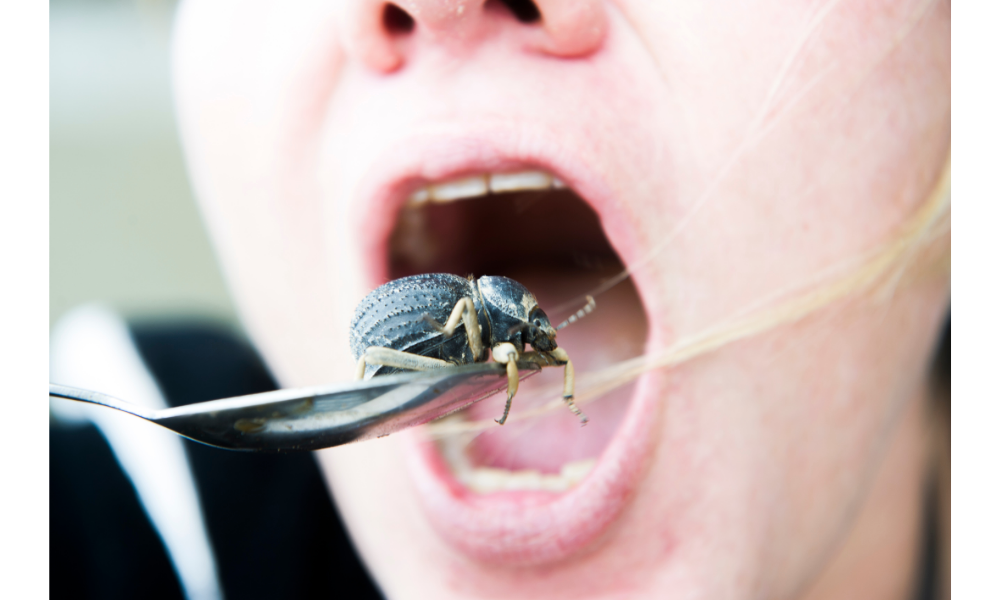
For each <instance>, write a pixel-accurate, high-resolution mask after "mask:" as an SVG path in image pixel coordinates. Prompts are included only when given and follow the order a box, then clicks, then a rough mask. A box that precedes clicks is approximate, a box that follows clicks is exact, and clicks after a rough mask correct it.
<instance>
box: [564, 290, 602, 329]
mask: <svg viewBox="0 0 1000 600" xmlns="http://www.w3.org/2000/svg"><path fill="white" fill-rule="evenodd" d="M595 308H597V302H595V301H594V297H593V296H587V304H586V306H584V307H583V308H581V309H580V310H578V311H576V312H575V313H573V314H572V315H570V316H569V318H568V319H566V320H565V321H563V322H562V323H560V324H559V326H558V327H556V331H559V330H560V329H562V328H563V327H565V326H567V325H569V324H570V323H574V322H576V321H577V320H579V319H582V318H583V317H585V316H587V315H589V314H590V313H592V312H594V309H595Z"/></svg>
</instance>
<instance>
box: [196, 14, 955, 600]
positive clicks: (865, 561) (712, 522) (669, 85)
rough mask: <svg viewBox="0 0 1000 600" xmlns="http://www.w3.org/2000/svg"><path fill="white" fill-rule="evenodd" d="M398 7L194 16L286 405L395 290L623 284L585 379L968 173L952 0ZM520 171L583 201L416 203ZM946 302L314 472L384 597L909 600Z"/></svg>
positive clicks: (535, 401)
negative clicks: (363, 313) (474, 278)
mask: <svg viewBox="0 0 1000 600" xmlns="http://www.w3.org/2000/svg"><path fill="white" fill-rule="evenodd" d="M395 5H396V7H398V8H397V9H386V8H385V7H386V4H385V3H383V2H378V1H375V0H360V1H359V0H344V1H342V2H291V3H289V2H276V1H273V0H270V1H269V0H256V1H246V0H241V1H239V2H237V1H228V2H227V1H220V2H202V1H199V0H190V1H189V2H187V3H185V4H184V5H183V7H182V9H181V11H180V16H179V23H178V29H177V38H176V41H177V46H176V50H177V52H176V83H177V97H178V102H179V107H180V118H181V124H182V128H183V133H184V137H185V142H186V144H187V149H188V155H189V160H190V167H191V172H192V174H193V178H194V182H195V185H196V188H197V191H198V194H199V196H200V197H201V199H202V201H203V207H204V211H205V214H206V216H207V220H208V222H209V225H210V228H211V230H212V233H213V235H214V237H215V240H216V244H217V247H218V249H219V252H220V254H221V258H222V260H223V263H224V266H225V267H226V271H227V273H228V277H229V281H230V284H231V286H232V290H233V292H234V294H235V295H236V298H237V300H238V303H239V305H240V307H241V310H242V315H243V317H244V319H245V322H246V325H247V327H248V328H249V330H250V332H251V334H252V335H253V337H254V339H255V341H256V342H257V343H258V345H259V347H260V349H261V351H262V352H263V353H264V355H265V357H266V358H267V360H268V361H269V363H270V365H271V366H272V368H273V369H274V371H275V373H276V374H277V375H278V377H279V379H280V380H281V383H282V384H283V385H285V386H304V385H312V384H319V383H324V382H332V381H343V380H348V379H350V378H351V374H352V372H353V367H354V360H353V357H352V356H351V354H350V351H349V347H348V325H349V322H350V319H351V316H352V312H353V310H354V307H355V305H356V304H357V302H358V301H359V300H360V299H361V298H362V297H364V295H365V294H366V293H368V292H369V291H370V290H371V289H373V288H374V287H375V286H376V285H378V284H380V283H383V282H385V281H387V280H388V279H391V278H394V277H399V276H403V275H407V274H411V273H417V272H441V271H445V272H456V273H458V274H459V275H467V274H469V273H474V274H476V275H506V276H510V277H513V278H515V279H517V280H519V281H521V282H522V283H524V284H525V285H526V286H527V287H528V288H529V289H530V290H532V291H533V292H534V294H535V295H536V296H537V297H538V299H539V301H540V303H541V305H542V306H543V307H544V308H546V310H547V311H548V312H549V315H550V316H551V317H552V319H553V321H554V322H558V321H561V320H562V319H563V318H565V316H567V315H568V314H569V312H571V311H573V310H576V309H577V308H579V305H582V301H579V300H578V298H579V297H580V295H581V294H585V293H588V292H589V291H591V290H593V289H594V288H596V287H597V286H598V285H599V284H601V283H602V282H603V281H604V280H606V279H607V278H608V277H610V276H612V275H614V274H615V273H616V272H617V271H618V270H620V269H621V266H622V264H624V265H625V266H627V267H629V268H631V269H632V271H633V275H632V277H631V278H630V279H629V280H628V281H626V282H625V283H622V284H620V285H619V286H617V287H614V288H612V289H611V291H609V292H607V293H605V294H602V295H599V296H598V297H597V309H596V310H595V311H594V312H593V314H591V315H589V316H587V317H586V318H585V319H583V320H580V321H578V322H577V323H574V324H573V325H572V326H570V327H568V328H566V329H564V330H562V331H561V332H560V334H559V339H558V342H559V345H560V347H561V348H564V349H565V350H566V351H567V352H568V354H569V355H570V357H571V358H573V360H574V363H575V364H576V370H577V377H578V380H579V384H578V385H579V387H580V390H581V392H583V391H585V390H586V389H587V384H586V378H587V374H588V373H592V372H595V371H596V370H598V369H600V368H602V367H607V366H609V365H611V364H614V363H616V362H618V361H620V360H624V359H627V358H632V357H635V356H638V355H641V354H643V353H644V352H647V353H656V352H658V351H663V350H664V349H667V348H669V347H671V346H672V345H674V344H677V343H678V342H679V341H680V340H684V339H685V338H689V337H690V336H693V335H696V334H698V333H700V332H702V331H704V330H706V329H707V328H709V327H712V326H715V325H718V324H719V323H720V322H723V321H725V320H726V319H729V318H732V317H734V316H737V315H739V314H741V312H743V311H747V310H749V309H751V308H753V307H754V306H765V305H766V304H767V301H768V298H773V297H774V296H773V295H774V294H775V293H778V292H781V291H782V290H787V289H789V286H794V285H796V284H800V283H802V282H805V281H807V280H809V279H810V278H811V277H814V276H816V275H817V274H819V273H821V272H823V269H824V268H827V267H830V266H832V265H835V264H838V263H841V262H842V261H844V260H845V259H848V258H851V257H854V256H856V255H858V254H859V253H862V252H865V251H867V250H871V249H873V248H875V247H877V246H878V245H879V244H881V243H882V242H884V241H886V240H888V239H890V238H891V237H892V236H893V235H894V233H895V232H896V229H897V227H898V226H899V224H900V223H901V222H902V221H903V220H904V219H905V218H906V217H908V216H910V215H911V214H912V213H913V212H914V211H915V210H916V208H917V207H918V206H919V205H920V204H921V203H922V202H923V201H924V200H925V199H926V198H927V196H928V194H929V193H930V191H931V188H932V187H933V185H934V183H935V181H936V179H937V177H938V175H939V172H940V169H941V166H942V164H943V163H944V161H945V159H946V156H947V154H948V150H949V146H950V129H949V119H950V89H949V86H950V67H949V65H950V33H949V29H950V4H949V3H947V2H944V1H936V0H929V1H923V0H913V1H910V0H884V1H878V2H872V1H869V0H865V1H862V0H843V1H841V2H835V1H830V2H827V1H822V0H820V1H805V0H802V1H788V0H782V1H778V0H757V1H753V2H747V1H743V0H728V1H723V2H713V3H705V2H699V1H695V0H677V1H673V2H668V1H665V0H664V1H661V2H648V1H641V0H617V1H600V0H536V2H535V4H534V5H533V6H535V7H536V8H537V11H538V13H539V14H538V16H537V18H536V19H534V20H533V19H532V15H531V14H530V10H529V11H528V12H522V14H521V18H520V19H519V18H516V17H515V14H514V12H513V9H512V8H510V7H514V8H517V9H518V11H521V9H522V8H523V7H524V6H526V5H530V2H528V1H527V0H521V1H518V2H514V1H513V0H510V1H508V2H504V1H501V0H487V1H485V2H484V1H483V0H397V1H396V2H395ZM529 8H530V6H529ZM525 172H542V173H544V174H546V175H549V176H554V177H556V178H558V179H560V180H561V181H562V182H565V185H566V186H568V188H569V189H568V190H564V189H550V190H548V191H537V190H535V191H530V190H525V189H521V190H520V191H518V192H515V193H510V194H499V193H495V194H491V195H482V194H481V193H480V191H476V189H475V186H476V185H477V184H475V183H469V184H468V185H467V186H466V187H465V188H463V189H466V190H471V191H467V192H466V193H471V194H473V195H475V196H476V197H472V198H466V199H461V200H453V201H448V202H430V201H428V202H423V203H419V204H418V203H414V202H413V201H411V200H409V198H410V197H411V196H412V195H414V194H417V195H420V193H422V192H421V191H422V190H426V191H427V192H428V193H432V192H433V195H437V196H444V195H447V194H448V192H449V191H454V190H456V189H458V188H459V187H461V186H448V185H442V184H446V183H448V182H454V181H456V180H465V179H468V178H475V181H478V182H480V184H479V185H482V183H481V182H483V181H492V182H493V185H494V186H502V185H504V184H505V182H506V183H510V182H512V181H513V182H515V183H516V182H517V181H518V178H516V177H504V175H510V174H518V173H522V174H523V173H525ZM492 176H498V177H492ZM532 177H534V179H532ZM532 177H528V176H525V177H523V178H521V179H520V181H521V182H520V183H517V185H515V187H521V188H524V187H525V186H527V187H531V186H532V185H547V182H548V180H547V179H546V177H545V176H538V175H534V176H532ZM525 182H528V183H525ZM531 182H535V183H531ZM538 182H541V183H538ZM435 185H437V186H439V187H434V186H435ZM914 261H917V259H914ZM917 262H919V261H917ZM574 302H578V303H579V304H574ZM563 303H568V304H567V306H566V307H564V308H559V307H557V305H560V304H563ZM946 306H947V276H946V275H941V274H938V275H934V276H930V277H923V278H918V279H916V280H914V279H913V278H908V277H903V278H902V279H901V280H900V283H899V284H898V285H897V286H896V287H895V288H894V292H893V293H892V294H891V295H890V296H889V299H888V300H883V301H881V302H875V301H872V300H870V299H865V298H856V299H853V300H848V301H841V302H837V303H834V304H832V305H830V306H828V307H827V308H825V309H823V310H821V311H819V312H817V313H814V314H812V315H811V316H809V317H807V318H805V319H801V320H799V321H797V322H795V323H793V324H786V325H783V326H780V327H776V328H773V329H771V330H769V331H767V332H765V333H763V334H760V335H756V336H753V337H750V338H747V339H744V340H741V341H738V342H735V343H732V344H729V345H726V346H724V347H722V348H720V349H718V350H716V351H714V352H711V353H708V354H705V355H703V356H700V357H698V358H696V359H694V360H691V361H688V362H685V363H682V364H679V365H678V366H675V367H672V368H665V369H657V370H653V371H650V372H647V373H645V374H644V375H642V376H641V377H640V378H639V379H638V380H636V381H635V382H633V383H631V384H628V385H625V386H622V387H619V388H618V389H616V390H614V391H613V392H611V393H610V394H608V395H606V396H605V397H603V398H601V399H599V400H597V401H595V402H592V403H589V404H585V405H583V407H582V408H583V409H584V410H585V411H586V412H587V413H588V415H589V417H590V423H589V424H588V425H587V426H586V427H585V428H581V427H580V426H579V424H578V422H577V420H576V418H575V417H574V416H573V415H572V414H571V413H570V412H569V411H565V410H561V411H557V412H550V413H547V414H546V415H545V416H542V417H537V418H518V413H519V412H521V411H523V410H525V409H527V408H530V407H532V406H537V405H540V404H543V403H545V402H548V401H549V400H551V399H552V398H553V396H550V395H547V393H543V392H544V390H543V389H541V388H545V389H549V388H548V387H547V386H546V385H545V384H546V381H548V380H546V381H541V384H540V385H535V386H534V388H535V391H534V392H533V391H532V389H531V387H532V386H531V385H530V384H531V383H535V382H536V381H535V380H543V379H544V378H546V377H549V378H552V377H554V378H555V380H556V383H558V380H559V378H560V376H561V375H560V374H559V373H553V374H551V375H549V374H543V375H540V376H538V377H537V378H535V380H531V381H528V382H525V383H524V384H523V385H522V391H521V392H519V394H518V396H517V397H516V398H515V399H514V410H513V413H512V414H513V415H514V416H513V417H512V419H511V421H510V422H508V424H507V425H505V426H503V427H502V428H501V427H500V426H497V425H492V426H491V427H489V428H487V429H486V430H485V433H481V434H480V435H478V436H450V437H447V438H445V439H441V440H436V439H432V438H431V437H430V436H429V434H428V432H427V431H419V430H418V431H411V432H406V433H403V434H399V435H394V436H391V437H389V438H386V439H383V440H378V441H374V442H367V443H363V444H358V445H356V446H350V447H343V448H335V449H331V450H327V451H324V452H322V453H320V455H319V458H320V461H321V463H322V466H323V469H324V471H325V473H326V476H327V478H328V480H329V482H330V484H331V487H332V488H333V490H334V492H335V495H336V499H337V504H338V506H339V508H340V510H341V512H342V514H343V516H344V517H345V520H346V522H347V524H348V526H349V528H350V530H351V533H352V534H353V536H354V540H355V542H356V544H357V547H358V549H359V550H360V552H361V553H362V555H363V556H364V558H365V560H366V562H367V564H368V565H369V567H370V569H371V570H372V572H373V574H374V576H375V577H376V579H377V580H378V581H379V583H380V585H381V586H382V587H383V589H384V590H385V591H386V593H387V594H388V595H389V596H390V597H399V598H407V597H434V598H447V597H453V596H454V597H476V596H484V597H504V596H505V597H524V598H528V597H540V598H555V597H567V598H570V597H572V598H581V597H615V598H622V597H629V598H638V597H656V598H662V597H713V598H714V597H725V598H738V597H765V598H784V597H798V596H803V595H805V594H807V593H811V594H813V597H825V596H824V595H839V596H840V597H843V596H845V595H846V596H851V595H856V594H853V593H851V590H853V588H851V587H850V586H852V585H863V586H864V587H862V588H858V590H854V591H856V592H857V593H859V594H860V593H861V592H860V591H859V590H861V589H863V590H865V592H866V593H871V594H873V595H874V596H878V597H894V596H905V594H906V593H907V591H908V586H909V584H910V581H911V578H912V574H913V572H914V571H913V568H914V564H915V560H916V555H917V550H916V546H917V542H916V540H917V539H918V538H919V530H920V527H921V513H920V511H921V505H920V490H921V486H922V485H923V472H924V464H925V462H926V461H925V448H926V440H925V437H926V436H925V433H926V432H925V430H926V423H927V418H926V415H925V411H924V407H925V403H924V402H923V401H922V400H923V399H924V396H925V391H926V387H927V385H926V383H927V382H926V371H927V364H928V361H929V359H930V355H931V353H932V350H933V346H934V342H935V338H936V333H937V329H938V326H939V324H940V321H941V318H942V315H943V313H944V311H945V310H946ZM560 310H561V311H562V312H560ZM498 402H499V403H498ZM502 403H503V399H502V398H501V399H499V400H497V401H495V402H494V401H492V400H491V401H486V402H483V403H481V404H479V405H477V406H476V407H475V408H474V409H473V410H471V411H469V414H467V415H465V416H464V417H459V418H458V419H457V420H456V422H458V423H459V424H461V423H462V422H466V421H479V420H485V421H487V422H489V420H490V419H492V418H494V417H498V416H499V414H500V411H502Z"/></svg>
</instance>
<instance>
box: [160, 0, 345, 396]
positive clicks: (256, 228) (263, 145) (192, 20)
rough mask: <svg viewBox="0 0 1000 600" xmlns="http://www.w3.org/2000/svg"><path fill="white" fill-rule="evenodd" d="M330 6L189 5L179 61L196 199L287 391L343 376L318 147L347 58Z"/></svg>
mask: <svg viewBox="0 0 1000 600" xmlns="http://www.w3.org/2000/svg"><path fill="white" fill-rule="evenodd" d="M335 17H336V15H335V14H334V8H333V7H332V6H323V5H322V4H320V3H301V4H297V5H296V6H295V7H288V6H284V5H282V4H281V3H276V2H262V1H257V2H186V3H184V4H183V5H182V7H181V8H180V10H179V13H178V18H177V25H176V37H175V55H174V66H175V69H174V73H175V76H174V82H175V90H176V99H177V105H178V116H179V122H180V127H181V133H182V137H183V141H184V143H185V149H186V151H187V157H188V162H189V167H190V172H191V175H192V179H193V183H194V186H195V188H196V191H197V196H198V198H199V200H200V202H201V204H202V210H203V213H204V215H205V217H206V221H207V222H208V225H209V228H210V229H211V230H212V234H213V238H214V241H215V245H216V248H217V250H218V252H219V255H220V259H221V261H222V263H223V266H224V267H225V269H224V271H225V273H226V277H227V280H228V283H229V285H230V287H231V288H232V290H233V292H234V297H235V299H236V300H237V302H238V304H239V306H240V309H241V314H242V316H243V318H244V322H245V324H246V325H247V328H248V330H249V332H250V334H251V335H252V337H253V338H254V340H255V342H256V343H257V345H258V347H259V348H260V349H261V351H262V352H263V353H264V355H265V358H266V359H267V360H268V362H269V364H270V365H271V367H272V368H273V369H274V370H275V374H276V375H277V376H278V378H279V380H280V381H281V382H282V384H283V385H293V386H294V385H309V384H313V383H320V382H324V381H331V380H333V379H334V378H335V373H334V370H335V369H336V367H337V365H339V363H340V361H341V360H343V359H344V357H343V356H341V355H340V354H338V351H337V349H338V348H339V345H338V344H331V343H330V340H331V339H336V340H344V339H346V330H345V329H344V326H343V324H341V323H340V321H339V320H337V319H336V318H335V317H334V316H333V315H334V314H336V310H335V308H334V306H335V300H334V298H333V297H332V294H331V288H332V286H331V285H329V281H330V278H331V277H336V273H337V268H338V266H337V264H336V263H333V264H331V263H330V262H329V261H328V260H327V259H326V250H325V247H326V241H325V239H326V237H327V234H326V233H325V232H324V230H323V225H322V224H323V219H322V205H321V200H320V198H321V189H320V187H319V185H318V179H319V178H318V176H317V173H316V171H317V169H318V167H317V160H316V156H315V154H316V147H317V146H318V143H319V142H318V136H319V135H320V132H321V131H322V122H323V118H324V113H325V107H326V106H327V104H328V103H329V102H330V97H331V96H332V94H333V91H334V87H335V83H336V81H337V77H338V73H339V70H340V65H341V61H342V55H341V52H340V49H339V47H338V42H337V27H336V23H335V22H334V19H335Z"/></svg>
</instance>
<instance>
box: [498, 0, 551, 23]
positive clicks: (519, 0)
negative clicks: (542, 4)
mask: <svg viewBox="0 0 1000 600" xmlns="http://www.w3.org/2000/svg"><path fill="white" fill-rule="evenodd" d="M500 2H501V3H502V4H503V5H504V6H506V7H507V9H508V10H510V12H512V13H514V18H516V19H517V20H518V21H520V22H522V23H536V22H538V21H540V20H541V18H542V13H541V12H540V11H539V10H538V7H537V6H535V3H534V2H532V1H531V0H500Z"/></svg>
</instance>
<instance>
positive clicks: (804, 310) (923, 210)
mask: <svg viewBox="0 0 1000 600" xmlns="http://www.w3.org/2000/svg"><path fill="white" fill-rule="evenodd" d="M950 231H951V153H950V152H949V154H948V157H947V159H946V160H945V164H944V166H943V168H942V171H941V175H940V176H939V178H938V181H937V184H936V185H935V186H934V189H933V191H932V192H931V194H930V195H929V196H928V199H927V200H926V201H925V202H924V203H923V204H922V205H921V206H920V208H919V209H918V210H917V212H916V213H914V214H913V216H912V217H910V218H909V219H908V220H907V221H906V222H905V223H903V225H902V226H901V227H900V228H899V229H898V230H897V233H896V235H895V236H893V237H892V238H891V239H890V240H888V241H887V242H886V243H884V244H882V245H881V246H879V247H878V248H876V249H875V250H873V251H869V252H865V253H862V254H860V255H858V256H856V257H853V258H852V259H849V260H847V261H843V262H841V263H838V264H836V265H833V266H832V267H829V268H827V269H824V270H822V271H821V272H820V275H819V276H818V277H813V278H811V279H810V280H809V281H806V282H799V284H798V285H796V286H793V287H792V288H789V289H787V290H782V291H780V292H778V293H777V294H772V295H771V296H769V298H767V299H764V300H763V301H761V302H757V303H755V307H756V306H762V308H755V309H751V310H744V311H742V312H741V313H740V314H739V315H736V316H734V317H731V318H729V319H725V320H723V321H721V322H720V323H718V324H717V325H715V326H712V327H709V328H708V329H706V330H704V331H702V332H700V333H698V334H695V335H692V336H689V337H686V338H683V339H680V340H678V341H677V342H676V343H674V344H673V345H671V346H670V347H668V348H666V349H664V350H662V351H659V352H656V353H653V354H647V355H643V356H639V357H636V358H633V359H629V360H625V361H621V362H618V363H615V364H613V365H611V366H608V367H605V368H603V369H600V370H598V371H593V372H591V373H589V374H584V375H583V376H582V377H578V378H577V381H578V388H577V389H578V392H577V394H576V397H575V399H574V400H575V402H576V403H577V404H578V405H583V404H587V403H589V402H592V401H594V400H596V399H598V398H600V397H601V396H603V395H604V394H606V393H607V392H609V391H611V390H613V389H615V388H617V387H619V386H622V385H625V384H627V383H629V382H631V381H634V380H635V379H637V378H638V377H639V376H640V375H642V374H643V373H646V372H648V371H651V370H654V369H660V368H665V367H674V366H677V365H679V364H681V363H684V362H686V361H689V360H692V359H694V358H697V357H699V356H702V355H704V354H707V353H709V352H712V351H714V350H717V349H719V348H721V347H723V346H726V345H728V344H731V343H733V342H735V341H738V340H742V339H746V338H748V337H752V336H755V335H758V334H760V333H763V332H766V331H770V330H772V329H775V328H777V327H780V326H782V325H786V324H789V323H793V322H796V321H799V320H801V319H803V318H805V317H807V316H809V315H811V314H813V313H815V312H817V311H819V310H820V309H822V308H825V307H827V306H830V305H831V304H833V303H834V302H837V301H838V300H843V299H845V298H848V297H850V296H858V295H862V294H866V293H867V294H873V295H874V296H875V297H876V298H877V299H879V298H880V299H881V300H882V301H886V300H887V298H889V297H891V292H892V290H894V289H895V288H896V286H898V285H899V282H900V281H901V279H902V278H903V272H904V271H905V270H906V269H907V268H908V267H909V266H910V265H911V264H912V262H913V261H912V257H913V256H914V255H915V254H917V253H918V252H919V251H920V250H921V249H923V248H925V247H926V246H927V245H929V244H930V243H931V242H932V241H934V240H937V239H939V238H941V237H942V236H944V235H946V234H948V233H949V232H950ZM949 256H950V253H945V255H944V256H943V257H942V258H943V260H944V261H945V263H944V265H943V266H944V267H945V268H949V266H948V262H949ZM781 298H788V299H786V300H784V301H780V302H778V303H777V304H775V302H776V301H777V300H780V299H781ZM539 392H540V393H545V394H550V395H551V396H553V397H558V395H559V394H560V393H561V387H558V388H557V387H555V386H553V387H552V388H551V389H549V388H546V389H544V390H539ZM563 406H564V403H563V401H562V400H561V399H556V400H553V401H552V402H549V403H547V404H544V405H542V406H539V407H536V408H533V409H529V410H525V411H521V412H519V413H515V414H511V415H510V417H509V418H508V422H516V421H523V420H526V419H532V418H535V417H538V416H541V415H543V414H547V413H549V412H552V411H554V410H564V409H563ZM492 427H495V424H494V423H493V421H492V420H483V421H465V422H462V421H449V422H439V423H432V424H430V425H429V426H428V429H429V431H430V432H431V434H432V435H435V436H446V435H454V434H458V433H470V432H477V431H484V430H486V429H488V428H492Z"/></svg>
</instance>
